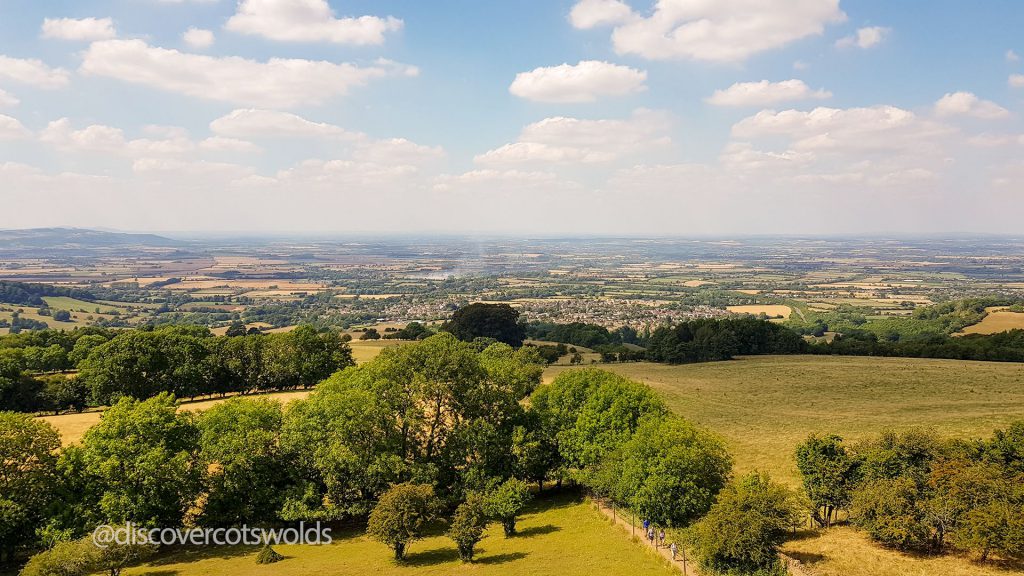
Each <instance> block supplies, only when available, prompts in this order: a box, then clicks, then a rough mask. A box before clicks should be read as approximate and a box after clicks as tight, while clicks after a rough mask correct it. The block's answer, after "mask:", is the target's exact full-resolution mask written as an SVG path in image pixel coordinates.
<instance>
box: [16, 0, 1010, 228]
mask: <svg viewBox="0 0 1024 576" xmlns="http://www.w3.org/2000/svg"><path fill="white" fill-rule="evenodd" d="M921 7H922V4H919V3H907V2H899V3H894V2H887V1H860V2H847V1H840V0H787V1H785V2H782V1H779V2H764V1H762V0H716V1H712V0H578V1H552V0H547V1H516V2H471V1H464V0H463V1H448V0H437V1H431V2H422V1H405V2H399V1H381V0H378V1H373V2H370V1H357V0H331V1H330V2H329V3H328V2H327V1H326V0H241V1H237V2H236V1H234V0H121V1H106V2H104V1H90V0H78V1H48V2H29V1H22V0H15V1H11V0H4V1H0V10H2V11H0V14H2V17H0V182H3V184H0V202H2V205H3V206H5V207H7V208H8V209H7V210H4V211H2V212H0V226H3V227H28V226H53V225H70V226H82V227H90V226H92V227H106V228H119V229H131V230H154V231H189V230H195V231H215V232H230V231H260V230H266V231H276V232H287V231H303V232H306V231H318V232H362V231H375V232H376V231H404V232H430V231H444V232H467V233H481V232H501V233H531V234H534V233H543V234H565V233H607V234H645V233H652V234H679V235H734V234H751V233H757V234H760V233H812V234H838V233H841V234H849V233H854V234H856V233H865V234H867V233H918V232H921V233H943V232H945V233H953V232H1003V233H1018V232H1021V231H1022V230H1021V229H1020V220H1019V217H1017V215H1018V214H1020V213H1021V209H1022V208H1024V189H1022V187H1021V183H1022V179H1024V162H1022V160H1021V158H1024V154H1022V152H1024V125H1022V122H1021V119H1020V115H1021V113H1024V107H1022V102H1024V65H1022V62H1021V60H1020V56H1018V55H1022V56H1024V41H1022V40H1021V38H1024V36H1022V35H1021V30H1022V28H1024V26H1022V25H1024V5H1021V4H1020V3H1019V2H1013V1H986V2H977V3H971V4H969V5H968V4H965V3H963V2H956V1H952V0H947V1H932V2H928V3H927V9H926V10H924V9H922V8H921ZM190 29H193V32H192V33H190V34H188V35H186V32H187V31H189V30H190ZM994 207H998V208H996V209H994Z"/></svg>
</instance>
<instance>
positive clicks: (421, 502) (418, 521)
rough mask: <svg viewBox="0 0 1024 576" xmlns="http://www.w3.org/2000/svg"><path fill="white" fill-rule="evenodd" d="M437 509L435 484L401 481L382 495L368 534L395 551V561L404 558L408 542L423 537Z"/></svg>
mask: <svg viewBox="0 0 1024 576" xmlns="http://www.w3.org/2000/svg"><path fill="white" fill-rule="evenodd" d="M437 509H438V501H437V497H436V496H434V489H433V487H431V486H429V485H427V484H408V483H407V484H398V485H396V486H393V487H392V488H391V489H390V490H388V491H387V492H385V493H384V495H383V496H381V498H380V501H379V502H377V506H375V507H374V509H373V512H370V523H369V526H368V527H367V533H368V534H369V535H370V537H372V538H373V539H375V540H377V541H378V542H383V543H384V544H387V545H388V547H390V548H391V549H392V550H394V552H395V560H405V554H406V552H407V550H408V547H409V544H410V543H412V542H413V541H415V540H419V539H420V538H422V537H423V530H424V528H425V526H426V525H427V524H428V523H429V522H430V521H431V520H433V519H434V516H435V514H436V513H437Z"/></svg>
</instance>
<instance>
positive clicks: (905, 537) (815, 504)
mask: <svg viewBox="0 0 1024 576" xmlns="http://www.w3.org/2000/svg"><path fill="white" fill-rule="evenodd" d="M796 461H797V467H798V468H799V470H800V473H801V475H802V478H803V485H804V490H805V492H806V494H807V497H808V499H809V501H810V502H811V504H812V509H813V510H812V516H813V518H814V520H815V521H816V522H817V523H818V524H819V525H820V526H822V527H830V526H831V525H833V524H834V523H835V522H836V520H837V519H838V518H839V513H840V512H841V511H845V512H846V513H847V516H848V518H849V519H850V521H852V522H853V523H854V524H855V525H857V526H859V527H860V528H861V529H863V530H864V531H865V532H866V533H867V534H868V535H869V536H870V537H871V538H872V539H873V540H875V541H876V542H879V543H881V544H883V545H885V546H888V547H891V548H895V549H898V550H907V551H917V552H928V553H942V552H948V551H950V550H956V551H961V552H966V553H968V554H971V555H973V556H974V557H975V558H976V559H978V560H981V561H984V560H986V559H989V558H990V557H992V556H998V557H1000V558H1003V559H1024V420H1021V421H1017V422H1016V423H1014V424H1012V425H1011V426H1009V427H1008V428H1007V429H1005V430H997V431H996V432H995V433H994V434H993V436H992V437H990V438H987V439H981V440H971V441H963V440H946V439H942V438H940V437H939V436H937V435H936V434H935V433H934V432H931V431H928V430H920V429H913V430H909V431H907V432H904V433H896V432H884V433H883V434H881V435H880V436H878V437H876V438H873V439H870V440H867V441H864V442H859V443H849V442H846V441H844V440H843V439H842V438H841V437H839V436H837V435H825V436H817V435H812V436H810V437H809V438H807V440H806V441H805V442H803V443H802V444H801V445H800V446H798V447H797V449H796Z"/></svg>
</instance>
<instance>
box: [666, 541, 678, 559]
mask: <svg viewBox="0 0 1024 576" xmlns="http://www.w3.org/2000/svg"><path fill="white" fill-rule="evenodd" d="M668 549H669V550H671V551H672V560H675V559H676V554H678V553H679V546H676V543H675V542H673V543H672V545H671V546H669V547H668Z"/></svg>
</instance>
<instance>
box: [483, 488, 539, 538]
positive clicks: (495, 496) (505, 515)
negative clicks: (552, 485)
mask: <svg viewBox="0 0 1024 576" xmlns="http://www.w3.org/2000/svg"><path fill="white" fill-rule="evenodd" d="M530 497H531V496H530V487H529V486H527V485H526V482H523V481H522V480H518V479H516V478H509V479H508V480H506V481H505V482H504V483H502V484H501V485H499V486H498V487H497V488H495V489H494V490H493V491H492V492H491V493H490V494H488V496H487V515H488V516H490V517H491V518H494V519H495V520H498V521H499V522H501V526H502V528H504V529H505V537H506V538H508V537H509V536H515V534H516V516H518V515H519V514H520V513H522V511H523V508H526V504H527V503H528V502H529V501H530Z"/></svg>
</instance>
